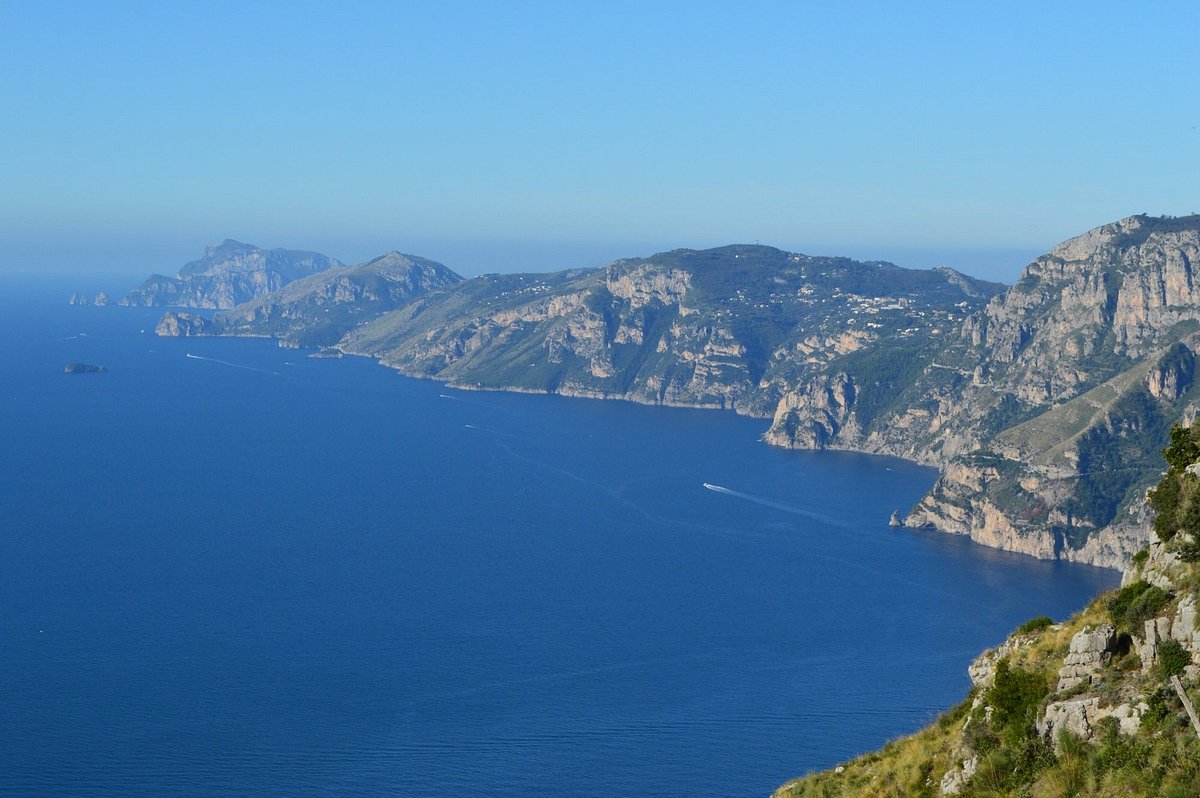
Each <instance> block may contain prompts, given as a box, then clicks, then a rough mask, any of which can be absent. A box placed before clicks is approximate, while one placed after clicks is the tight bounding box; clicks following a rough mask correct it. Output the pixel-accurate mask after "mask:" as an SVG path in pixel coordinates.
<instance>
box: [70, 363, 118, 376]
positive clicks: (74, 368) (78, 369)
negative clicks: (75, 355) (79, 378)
mask: <svg viewBox="0 0 1200 798" xmlns="http://www.w3.org/2000/svg"><path fill="white" fill-rule="evenodd" d="M105 371H108V369H107V368H105V367H104V366H97V365H95V364H93V363H68V364H67V365H66V366H65V367H64V368H63V373H64V374H100V373H102V372H105Z"/></svg>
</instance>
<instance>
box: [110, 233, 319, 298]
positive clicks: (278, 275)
mask: <svg viewBox="0 0 1200 798" xmlns="http://www.w3.org/2000/svg"><path fill="white" fill-rule="evenodd" d="M341 265H342V264H341V263H339V262H338V261H336V260H334V259H333V258H329V257H326V256H325V255H321V254H319V253H316V252H298V251H294V250H286V249H271V250H264V249H260V248H258V247H255V246H252V245H250V244H242V243H240V242H237V241H233V240H226V241H224V242H223V243H221V244H217V245H214V246H210V247H208V248H207V249H206V250H205V253H204V257H203V258H200V259H199V260H195V261H192V262H191V263H188V264H186V265H185V266H184V267H183V268H182V269H180V270H179V274H178V275H177V276H176V277H164V276H163V275H158V274H156V275H153V276H152V277H150V278H149V279H148V280H146V281H145V282H144V283H143V284H142V285H141V286H139V287H138V288H135V289H134V290H133V291H131V292H130V293H129V294H128V295H127V296H125V298H123V299H122V300H121V301H120V303H119V304H121V305H135V306H146V307H162V306H177V307H192V308H232V307H234V306H235V305H238V304H239V303H242V302H246V301H249V300H251V299H253V298H255V297H258V296H262V295H264V294H268V293H270V292H272V291H276V290H278V289H280V288H282V287H283V286H285V285H287V284H288V283H290V282H292V281H293V280H296V279H299V278H300V277H304V276H306V275H309V274H314V273H316V272H321V271H324V270H326V269H330V268H333V267H336V266H341Z"/></svg>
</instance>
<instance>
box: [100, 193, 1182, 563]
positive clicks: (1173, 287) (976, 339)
mask: <svg viewBox="0 0 1200 798" xmlns="http://www.w3.org/2000/svg"><path fill="white" fill-rule="evenodd" d="M1198 256H1200V217H1195V216H1189V217H1181V218H1165V217H1164V218H1154V217H1147V216H1132V217H1128V218H1126V219H1123V220H1121V221H1119V222H1115V223H1112V224H1108V225H1104V226H1102V227H1099V228H1096V229H1095V230H1092V231H1089V232H1087V233H1085V234H1083V235H1081V236H1079V237H1077V238H1074V239H1071V240H1069V241H1067V242H1064V243H1062V244H1060V245H1058V246H1056V247H1055V248H1053V249H1052V250H1051V252H1049V253H1048V254H1046V255H1044V256H1042V257H1040V258H1037V259H1036V260H1034V261H1033V262H1032V263H1031V264H1029V265H1028V266H1027V267H1026V269H1025V271H1024V272H1023V274H1022V276H1021V279H1020V280H1019V281H1018V282H1017V284H1016V285H1014V286H1012V287H1010V288H1007V289H1006V288H1005V287H1004V286H1002V285H1000V284H996V283H988V282H985V281H981V280H977V279H974V278H971V277H967V276H966V275H963V274H960V273H958V272H956V271H954V270H952V269H935V270H913V269H903V268H900V267H897V266H894V265H892V264H890V263H886V262H882V261H870V262H859V261H853V260H850V259H846V258H822V257H810V256H806V255H801V254H797V253H790V252H783V251H781V250H777V249H773V248H771V247H763V246H729V247H720V248H717V249H711V250H699V251H697V250H687V249H681V250H674V251H671V252H665V253H660V254H658V255H654V256H651V257H648V258H633V259H627V260H619V261H616V262H614V263H612V264H611V265H609V266H607V267H605V268H602V269H583V270H571V271H565V272H557V273H552V274H511V275H485V276H482V277H477V278H474V279H471V280H464V279H462V278H461V277H460V276H459V275H457V274H455V273H454V272H452V271H450V270H449V269H447V268H446V267H445V266H442V265H441V264H438V263H435V262H432V261H428V260H425V259H422V258H418V257H415V256H411V255H401V254H399V253H388V254H387V255H385V256H381V257H380V258H376V259H375V260H372V261H369V262H367V263H363V264H359V265H357V266H352V267H347V266H344V265H342V264H340V263H339V262H337V261H336V260H333V259H331V258H327V257H325V256H322V255H318V254H316V253H304V252H291V251H288V250H260V249H257V248H255V247H251V246H249V245H244V244H238V243H237V242H232V241H227V242H225V243H224V244H222V245H220V246H218V247H210V248H209V250H208V252H207V253H206V256H205V258H203V259H201V260H199V261H195V262H193V263H191V264H188V265H187V266H185V267H184V269H182V270H181V271H180V273H179V274H178V276H177V277H174V278H167V277H158V276H156V277H153V278H151V279H150V280H148V281H147V282H146V283H145V284H143V285H142V286H141V287H139V288H138V289H135V290H134V291H133V292H131V293H130V295H129V296H127V297H126V298H125V299H123V300H122V304H136V305H162V306H182V307H194V308H210V309H212V308H219V309H220V310H219V311H218V312H217V313H216V314H215V315H212V316H211V317H210V316H208V315H207V314H204V315H202V314H196V313H188V312H179V311H171V312H168V313H167V314H166V315H165V316H164V317H163V320H162V322H161V323H160V325H159V328H158V331H159V333H160V334H165V335H196V334H202V335H254V336H270V337H275V338H278V339H279V341H280V344H281V345H284V346H296V347H313V348H316V347H333V348H336V349H337V350H338V351H340V352H344V353H348V354H360V355H366V356H370V357H374V358H377V359H379V360H380V361H381V362H382V363H384V364H385V365H388V366H390V367H392V368H395V369H397V370H398V371H400V372H402V373H404V374H408V375H411V376H418V377H426V378H432V379H438V380H442V381H445V382H447V383H450V384H452V385H456V386H460V387H466V388H483V389H503V390H521V391H545V392H553V393H560V394H565V395H577V396H594V397H604V398H622V399H629V400H632V401H638V402H647V403H656V404H672V405H684V406H695V407H713V408H725V409H732V410H734V411H736V412H739V413H743V414H748V415H753V416H760V417H764V418H770V419H771V420H772V423H771V426H770V429H769V431H768V432H767V433H766V435H765V436H764V437H765V439H766V440H767V441H768V442H769V443H772V444H774V445H779V446H788V447H796V448H824V447H830V448H848V449H856V450H861V451H867V452H875V453H884V454H894V455H898V456H902V457H907V458H911V459H915V460H918V461H921V462H924V463H929V464H932V465H936V466H938V467H940V468H941V469H942V475H941V478H940V479H939V480H938V482H937V484H936V485H935V487H934V489H933V490H932V491H931V493H930V495H929V496H927V497H926V498H925V499H924V500H923V501H922V502H921V503H920V504H919V505H918V506H917V507H916V508H913V510H912V511H911V512H909V513H908V514H907V517H906V519H905V523H907V524H908V525H910V526H932V527H935V528H938V529H942V530H944V531H948V532H956V533H961V534H969V535H970V536H971V537H972V538H974V539H975V540H977V541H979V542H982V543H985V544H987V545H991V546H997V547H1000V548H1005V549H1011V550H1016V551H1022V552H1025V553H1028V554H1032V555H1034V556H1038V557H1044V558H1051V557H1059V558H1065V559H1071V560H1079V561H1085V562H1092V563H1097V564H1104V565H1110V566H1118V565H1121V564H1123V563H1124V562H1125V561H1126V560H1127V559H1128V557H1129V556H1130V555H1131V554H1132V553H1133V552H1134V551H1136V550H1137V549H1138V548H1140V546H1141V545H1142V543H1143V542H1144V541H1143V539H1142V537H1143V536H1144V529H1145V526H1144V525H1140V526H1139V525H1138V524H1137V523H1135V522H1136V520H1137V517H1138V515H1139V513H1140V512H1141V508H1142V503H1141V495H1142V492H1143V491H1144V489H1145V487H1146V486H1148V485H1149V484H1151V483H1152V482H1153V481H1154V479H1155V478H1156V476H1157V465H1156V460H1157V452H1158V449H1159V448H1161V446H1162V445H1163V439H1164V436H1165V430H1166V428H1167V426H1168V425H1169V424H1170V422H1171V421H1173V420H1176V419H1179V418H1181V417H1185V416H1186V417H1191V416H1194V415H1195V414H1196V409H1197V407H1200V405H1198V404H1197V401H1196V400H1197V396H1196V394H1195V383H1194V379H1193V376H1194V354H1193V353H1194V351H1195V349H1196V346H1197V344H1200V294H1197V292H1196V289H1195V287H1194V275H1193V272H1192V264H1194V263H1195V262H1196V260H1197V257H1198Z"/></svg>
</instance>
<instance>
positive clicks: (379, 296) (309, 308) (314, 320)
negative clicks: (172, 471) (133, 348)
mask: <svg viewBox="0 0 1200 798" xmlns="http://www.w3.org/2000/svg"><path fill="white" fill-rule="evenodd" d="M462 279H463V278H462V277H461V276H459V275H458V274H455V273H454V272H453V271H451V270H450V269H448V268H446V267H445V266H443V265H442V264H440V263H437V262H435V261H431V260H427V259H425V258H420V257H416V256H414V255H402V254H400V253H399V252H388V253H386V254H384V255H380V256H379V257H377V258H374V259H372V260H370V261H367V262H366V263H360V264H358V265H356V266H340V265H339V266H334V267H332V268H329V269H325V270H324V271H321V272H318V273H316V274H311V275H309V276H307V277H301V278H299V279H297V280H294V281H292V282H290V283H288V284H287V285H285V286H284V287H282V288H280V289H278V290H275V291H271V292H270V293H266V294H262V295H261V296H257V297H255V298H254V299H251V300H249V301H248V302H243V303H242V304H240V305H238V306H236V307H235V308H232V309H230V310H226V311H222V312H219V313H217V314H215V315H214V317H213V319H212V325H211V333H214V334H223V335H265V336H270V337H273V338H278V339H279V341H280V343H281V344H282V345H285V346H296V347H321V346H332V345H333V344H336V343H337V342H338V341H340V340H341V339H342V337H343V336H345V335H346V333H347V332H348V331H350V330H351V329H352V328H354V327H356V326H359V325H361V324H365V323H366V322H368V321H370V320H372V319H375V318H377V317H378V316H380V315H382V314H384V313H386V312H388V311H391V310H394V309H395V308H398V307H401V306H403V305H405V304H407V303H408V302H410V301H412V300H413V299H415V298H417V297H419V296H422V295H424V294H427V293H429V292H430V291H435V290H438V289H442V288H448V287H450V286H453V285H455V284H457V283H460V282H462ZM165 334H170V333H165Z"/></svg>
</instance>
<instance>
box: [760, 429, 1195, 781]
mask: <svg viewBox="0 0 1200 798" xmlns="http://www.w3.org/2000/svg"><path fill="white" fill-rule="evenodd" d="M1163 454H1164V456H1165V458H1166V460H1167V463H1168V465H1169V470H1168V472H1167V474H1166V475H1165V476H1164V477H1163V478H1162V480H1161V481H1160V483H1159V485H1158V486H1157V487H1156V488H1155V489H1154V490H1153V491H1152V493H1151V497H1150V499H1149V501H1150V503H1151V505H1152V506H1153V508H1154V510H1155V512H1156V513H1157V520H1156V522H1155V524H1156V527H1157V528H1158V530H1159V537H1160V540H1159V541H1158V542H1156V543H1154V544H1152V545H1151V546H1150V547H1148V548H1147V549H1145V550H1144V551H1143V552H1141V553H1139V555H1138V556H1137V557H1135V558H1134V562H1133V563H1132V565H1131V567H1130V569H1129V570H1128V571H1127V572H1126V574H1125V578H1124V580H1123V586H1122V587H1121V588H1120V589H1118V590H1114V591H1111V592H1109V593H1107V594H1105V595H1103V596H1100V597H1098V598H1097V599H1096V600H1095V601H1094V602H1092V604H1091V605H1090V606H1089V607H1087V608H1086V609H1085V610H1083V611H1082V612H1080V613H1079V614H1078V615H1076V616H1075V617H1073V618H1071V619H1070V620H1069V621H1067V622H1065V623H1062V624H1053V623H1052V622H1051V621H1050V619H1048V618H1044V617H1042V618H1035V619H1033V620H1031V621H1029V622H1028V623H1026V624H1023V625H1022V626H1021V627H1020V628H1018V629H1017V630H1016V631H1015V632H1014V633H1013V635H1012V636H1011V637H1010V638H1009V639H1008V640H1007V641H1005V642H1004V643H1003V644H1002V645H1000V646H998V647H996V648H995V649H992V650H990V651H988V652H985V653H984V654H982V655H981V656H980V657H979V658H978V659H976V660H975V662H973V663H972V664H971V667H970V668H969V673H970V675H971V680H972V682H973V684H974V687H973V689H972V690H971V693H970V695H969V696H968V697H967V699H966V700H965V701H964V702H963V703H962V704H960V705H959V706H957V707H955V708H954V709H952V710H950V711H949V712H947V713H946V714H944V715H943V716H942V717H940V718H939V719H938V720H937V721H936V722H935V723H934V724H932V725H931V726H929V727H928V728H926V729H924V730H922V731H920V732H918V733H917V734H915V735H912V736H911V737H906V738H903V739H900V740H896V741H893V742H890V743H888V744H887V745H886V746H885V747H884V748H883V749H881V750H880V751H877V752H874V753H870V754H867V755H865V756H862V757H859V758H857V759H854V760H851V761H849V762H846V763H845V764H843V765H839V766H838V767H836V768H834V769H833V770H829V771H825V772H822V773H814V774H810V775H808V776H806V777H804V778H802V779H798V780H796V781H794V782H791V783H789V784H786V785H784V786H783V787H781V788H780V789H779V790H778V792H777V793H776V796H777V797H778V798H801V797H804V798H808V797H810V796H821V798H835V797H837V796H840V797H844V798H850V797H851V796H863V797H864V798H865V797H866V796H872V798H874V797H876V796H929V797H930V798H933V797H934V796H941V795H959V796H980V797H981V798H982V797H984V796H986V797H987V798H1001V797H1002V796H1003V797H1005V798H1008V797H1011V798H1017V797H1018V796H1030V797H1031V798H1041V797H1043V796H1044V797H1045V798H1050V797H1051V796H1055V797H1059V796H1061V797H1063V798H1070V797H1072V796H1074V797H1075V798H1110V797H1111V798H1118V796H1120V797H1122V798H1124V797H1125V796H1131V797H1138V798H1142V797H1144V798H1152V797H1153V798H1159V797H1161V796H1179V798H1183V796H1188V797H1189V798H1190V797H1191V796H1196V795H1200V728H1195V727H1194V726H1193V721H1192V720H1191V719H1190V718H1189V714H1188V707H1187V706H1186V705H1185V703H1184V699H1183V698H1182V697H1181V696H1180V694H1179V692H1178V689H1177V688H1176V685H1175V684H1174V679H1179V680H1180V681H1179V686H1180V687H1181V688H1182V689H1183V691H1184V695H1185V696H1187V697H1188V700H1189V701H1191V702H1192V703H1194V702H1195V701H1196V700H1198V699H1200V689H1198V684H1200V656H1198V655H1200V626H1198V625H1197V620H1196V608H1197V603H1198V601H1200V570H1198V567H1197V564H1196V560H1197V557H1195V556H1193V553H1194V551H1195V549H1196V539H1197V533H1200V514H1197V511H1196V510H1195V509H1194V504H1193V501H1194V500H1195V498H1196V495H1197V493H1200V490H1198V488H1200V476H1197V475H1196V474H1195V473H1193V471H1196V470H1200V468H1193V466H1194V465H1195V464H1196V463H1197V462H1200V425H1196V426H1193V427H1191V428H1187V429H1185V428H1183V427H1181V426H1178V425H1176V426H1175V427H1174V428H1173V429H1172V430H1171V444H1170V445H1169V446H1168V447H1167V449H1166V450H1164V452H1163ZM1189 469H1192V471H1189ZM1164 519H1165V520H1164Z"/></svg>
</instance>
